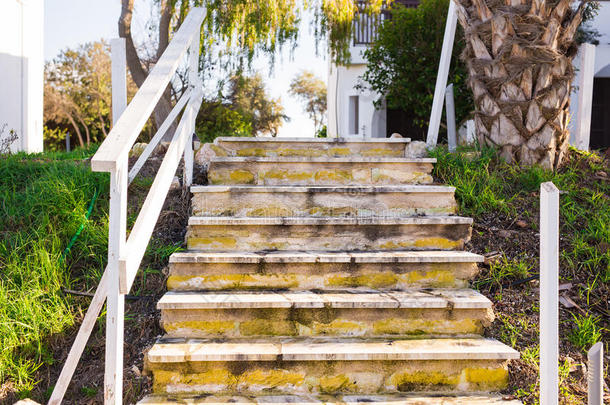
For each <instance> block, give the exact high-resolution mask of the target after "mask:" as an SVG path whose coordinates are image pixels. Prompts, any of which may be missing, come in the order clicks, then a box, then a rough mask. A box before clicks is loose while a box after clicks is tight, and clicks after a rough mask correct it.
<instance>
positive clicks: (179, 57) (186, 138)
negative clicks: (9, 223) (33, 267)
mask: <svg viewBox="0 0 610 405" xmlns="http://www.w3.org/2000/svg"><path fill="white" fill-rule="evenodd" d="M204 18H205V10H204V9H203V8H194V9H193V10H191V12H190V13H189V15H188V17H187V18H186V19H185V20H184V22H183V23H182V25H181V27H180V29H179V30H178V31H177V32H176V33H175V34H174V36H173V39H172V41H171V43H170V44H169V46H168V47H167V49H166V50H165V52H164V53H163V55H162V56H161V58H160V59H159V60H158V61H157V63H156V64H155V67H154V68H153V69H152V71H151V72H150V74H149V75H148V77H147V79H146V81H145V82H144V83H143V84H142V86H141V87H140V89H139V90H138V92H137V93H136V95H135V96H134V98H133V100H132V101H131V103H130V104H129V105H128V106H127V108H125V110H124V112H122V110H123V108H124V105H125V98H126V92H125V90H124V89H125V58H124V44H121V42H119V41H117V42H113V47H112V49H113V69H112V70H113V121H114V123H115V125H114V127H113V128H112V130H111V131H110V133H109V134H108V137H107V138H106V140H105V141H104V143H103V144H102V145H101V146H100V148H99V149H98V151H97V153H96V154H95V156H93V158H92V160H91V168H92V170H94V171H99V172H109V173H110V215H109V231H108V264H107V266H106V269H105V271H104V274H103V276H102V279H101V280H100V283H99V285H98V288H97V290H96V292H95V295H94V297H93V299H92V301H91V304H90V306H89V309H88V310H87V313H86V315H85V318H84V319H83V323H82V325H81V327H80V329H79V331H78V334H77V336H76V339H75V341H74V343H73V345H72V348H71V350H70V353H69V354H68V358H67V359H66V363H65V364H64V367H63V369H62V371H61V374H60V376H59V380H58V382H57V384H56V385H55V389H54V390H53V394H52V395H51V399H50V400H49V404H52V405H58V404H60V403H61V401H62V399H63V397H64V395H65V392H66V389H67V387H68V384H69V383H70V380H71V379H72V375H73V374H74V370H75V369H76V365H77V364H78V361H79V359H80V357H81V355H82V353H83V350H84V348H85V345H86V343H87V340H88V339H89V336H90V335H91V331H92V330H93V327H94V325H95V321H96V319H97V317H98V316H99V314H100V311H101V309H102V307H103V305H104V301H107V310H106V359H105V374H104V403H105V404H122V403H123V393H122V391H123V320H124V308H125V294H127V293H128V292H129V290H130V289H131V286H132V284H133V282H134V279H135V277H136V273H137V271H138V268H139V266H140V262H141V261H142V258H143V257H144V252H145V250H146V247H147V245H148V243H149V241H150V237H151V235H152V232H153V229H154V226H155V224H156V222H157V219H158V218H159V214H160V212H161V209H162V207H163V202H164V201H165V197H166V196H167V193H168V191H169V187H170V185H171V182H172V179H173V177H174V175H175V173H176V170H177V168H178V165H179V163H180V160H181V159H182V158H183V157H184V185H185V186H190V185H191V182H192V178H193V149H192V147H193V143H192V136H193V132H194V129H195V118H196V117H197V112H198V111H199V108H200V106H201V102H202V100H203V85H202V83H201V81H200V79H199V72H198V66H199V40H200V32H201V24H202V23H203V19H204ZM117 51H118V52H119V55H120V53H121V52H123V56H121V57H119V58H118V59H117V58H116V56H117ZM187 54H188V61H189V62H188V65H189V66H188V68H189V75H188V85H189V88H188V90H187V91H186V92H185V94H184V95H183V96H182V98H181V99H180V101H179V102H178V103H177V104H176V106H175V107H174V109H173V111H172V112H171V113H170V115H169V116H168V117H167V119H166V121H165V122H164V123H163V125H161V127H160V128H159V131H158V132H157V134H156V135H155V137H154V138H153V141H151V142H150V144H149V146H148V148H147V149H146V150H145V153H143V154H142V156H141V158H140V160H138V162H137V164H136V165H134V168H133V169H132V171H131V172H130V173H129V175H130V176H129V178H128V166H127V164H128V157H129V151H130V150H131V148H132V146H133V144H134V142H135V141H136V139H137V138H138V136H139V134H140V132H141V131H142V128H143V127H144V125H145V124H146V121H147V120H148V119H149V117H150V115H151V114H152V112H153V110H154V108H155V106H156V105H157V103H158V101H159V99H160V98H161V97H162V95H163V93H164V91H165V89H166V88H167V86H168V84H169V83H170V81H171V80H172V78H173V77H174V75H175V73H176V70H177V69H178V67H179V66H180V64H181V62H182V61H183V60H184V58H185V56H187ZM115 86H116V89H115ZM115 90H117V91H115ZM182 110H184V112H183V114H182V117H181V119H180V122H179V123H178V126H177V129H176V132H175V133H174V135H173V138H172V140H171V143H170V145H169V148H168V150H167V152H166V153H165V157H164V158H163V162H162V163H161V167H160V168H159V171H158V172H157V175H156V177H155V179H154V181H153V184H152V186H151V188H150V191H149V192H148V195H147V197H146V200H145V201H144V204H143V206H142V208H141V210H140V213H139V215H138V218H137V219H136V221H135V224H134V226H133V229H132V230H131V232H130V235H129V238H127V237H126V235H127V229H126V228H127V186H128V183H129V180H133V178H134V177H135V175H136V174H137V173H138V171H139V169H140V168H141V167H142V165H143V164H144V162H145V160H146V159H147V158H148V157H149V156H150V154H151V152H152V150H153V149H154V147H155V146H156V144H157V143H158V142H159V140H160V139H161V138H162V137H163V135H164V134H165V132H166V131H167V130H168V129H169V128H170V127H171V124H172V123H173V121H174V120H175V119H176V118H177V116H178V114H179V113H180V112H181V111H182ZM119 116H120V117H119ZM117 118H118V119H117Z"/></svg>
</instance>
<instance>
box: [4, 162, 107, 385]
mask: <svg viewBox="0 0 610 405" xmlns="http://www.w3.org/2000/svg"><path fill="white" fill-rule="evenodd" d="M77 153H83V152H82V151H79V152H75V153H74V154H72V155H71V156H69V157H67V159H66V160H57V161H54V160H51V157H50V156H49V155H45V154H37V155H30V156H26V155H24V154H16V155H13V156H7V157H4V158H2V159H0V200H1V201H2V204H1V205H0V229H2V230H3V232H2V233H0V267H1V268H2V272H0V345H1V346H2V348H3V350H2V351H0V382H2V383H4V382H7V381H11V382H12V383H13V384H14V385H15V388H16V389H17V390H19V391H28V390H31V389H32V388H33V386H34V384H35V380H34V373H35V371H36V370H37V369H38V367H40V365H41V364H43V363H46V364H52V363H53V362H54V359H53V356H52V353H51V351H50V349H49V347H48V346H47V344H46V339H47V338H48V337H49V336H51V335H55V334H60V333H62V332H63V331H65V330H66V329H68V328H70V327H72V326H73V324H74V321H75V319H74V312H73V311H74V308H73V302H72V300H71V299H69V298H67V297H66V296H65V295H64V294H63V293H62V291H61V289H62V288H70V286H71V285H72V283H75V282H79V283H84V284H86V285H88V286H94V285H95V283H96V282H97V276H98V275H99V271H100V269H101V268H102V266H103V261H104V259H103V258H104V257H105V252H106V246H107V231H108V228H107V199H108V196H107V192H108V176H107V175H106V174H102V173H93V172H91V171H90V170H89V168H88V167H86V166H84V165H82V164H80V163H78V164H75V163H73V162H71V161H70V160H68V159H70V158H74V157H75V156H76V154H77ZM91 153H92V151H88V152H87V154H88V155H91ZM95 190H98V191H99V192H101V193H102V196H103V198H99V199H98V200H97V203H96V207H95V209H94V211H93V215H92V216H91V217H90V219H89V220H88V221H86V225H85V228H84V230H83V232H82V233H81V235H80V238H79V239H78V240H77V241H76V243H75V245H74V246H73V248H72V250H71V251H70V252H69V253H68V254H67V256H66V259H65V261H62V260H60V256H61V253H62V252H63V250H64V248H65V247H66V244H67V243H68V241H69V240H70V238H71V237H72V236H73V235H74V233H75V232H76V231H77V229H78V228H79V227H80V226H81V224H82V223H83V222H84V218H85V214H86V211H87V207H88V204H89V202H90V200H91V198H92V197H93V194H94V192H95Z"/></svg>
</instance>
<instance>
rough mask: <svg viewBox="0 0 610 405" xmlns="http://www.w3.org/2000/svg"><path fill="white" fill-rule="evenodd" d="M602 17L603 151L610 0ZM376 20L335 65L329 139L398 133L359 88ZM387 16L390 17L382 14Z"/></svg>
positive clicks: (574, 105)
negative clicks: (347, 59)
mask: <svg viewBox="0 0 610 405" xmlns="http://www.w3.org/2000/svg"><path fill="white" fill-rule="evenodd" d="M399 1H400V3H403V4H405V5H406V6H407V7H416V5H417V3H418V2H417V0H399ZM600 4H601V7H600V10H599V13H598V15H597V17H596V18H595V20H594V21H592V22H591V26H592V27H593V28H595V29H597V30H598V31H599V32H600V34H602V36H601V37H600V38H599V45H597V46H596V47H595V62H594V68H593V74H594V81H593V99H592V109H591V110H592V112H591V116H590V120H591V129H590V141H589V144H590V148H591V149H601V148H608V147H610V113H609V112H610V1H602V2H600ZM369 18H370V17H367V16H363V17H360V18H359V19H358V20H357V21H356V28H355V35H354V38H353V40H352V43H351V46H350V54H351V60H350V63H349V64H347V65H345V66H337V65H336V64H334V63H332V62H331V63H330V64H329V74H328V100H327V101H328V136H329V137H337V136H339V137H349V136H358V137H382V138H383V137H386V136H389V135H390V134H389V132H391V131H392V128H391V127H392V125H391V123H390V121H391V120H390V119H389V117H390V114H389V112H388V110H387V109H386V108H385V107H384V106H381V107H380V108H379V109H376V108H375V106H374V105H373V103H374V101H376V100H378V99H380V95H379V94H376V93H371V92H368V91H363V90H358V89H357V88H356V85H357V84H358V78H359V77H360V76H362V75H363V74H364V72H365V71H366V60H365V59H364V56H363V53H364V51H365V50H366V48H367V46H368V44H369V43H370V42H371V41H372V40H373V39H374V36H375V32H374V30H373V29H369V28H368V27H369V26H373V25H374V24H371V21H370V20H369ZM381 18H387V15H382V16H381ZM580 64H581V57H580V55H579V56H577V57H576V58H575V61H574V65H575V67H576V69H577V75H576V77H575V79H574V85H575V86H577V87H578V85H579V83H580V80H581V78H580V73H581V69H580ZM570 110H571V120H570V130H571V131H572V134H574V133H575V129H576V127H577V125H578V122H579V117H578V92H577V91H575V92H574V94H573V96H572V98H571V100H570Z"/></svg>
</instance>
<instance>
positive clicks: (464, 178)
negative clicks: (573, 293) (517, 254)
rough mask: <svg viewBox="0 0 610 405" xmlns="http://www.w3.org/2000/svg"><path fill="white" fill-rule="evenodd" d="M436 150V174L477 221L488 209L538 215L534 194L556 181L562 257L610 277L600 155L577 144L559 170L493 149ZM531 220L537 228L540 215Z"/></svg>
mask: <svg viewBox="0 0 610 405" xmlns="http://www.w3.org/2000/svg"><path fill="white" fill-rule="evenodd" d="M432 156H433V157H436V158H437V160H438V162H437V164H436V166H435V169H434V174H435V176H436V177H438V178H440V180H441V181H442V182H444V183H447V184H449V185H452V186H454V187H455V188H456V192H455V195H456V199H457V201H458V204H459V207H460V213H461V214H462V215H466V216H472V217H474V218H475V221H476V219H477V217H480V216H481V215H483V214H486V213H487V214H489V213H493V214H495V215H497V214H502V215H505V216H508V217H513V218H518V217H521V218H525V219H528V218H534V217H535V216H536V215H537V211H538V206H537V205H536V206H535V207H533V209H531V208H528V206H529V205H531V204H530V203H531V201H532V198H533V197H532V194H533V195H534V198H535V199H538V198H539V197H538V195H537V193H538V191H539V189H540V184H541V183H543V182H546V181H552V182H553V183H554V184H555V185H556V186H557V187H558V188H559V189H560V190H561V192H562V194H561V197H560V224H561V233H562V235H565V238H564V240H563V242H564V243H566V246H565V247H564V248H563V249H562V251H561V260H562V262H563V263H565V264H566V265H567V267H569V269H570V271H571V272H572V274H583V273H587V274H589V275H590V277H591V278H595V277H599V279H600V280H599V281H600V282H602V283H608V282H610V199H609V197H608V196H609V195H610V182H609V181H607V180H606V181H603V180H594V179H593V178H594V176H595V175H596V173H597V172H598V171H600V170H602V169H604V167H605V166H604V162H603V160H602V159H601V158H600V157H599V156H598V155H595V154H590V153H586V152H580V151H576V150H571V151H570V159H569V161H568V162H567V163H566V164H565V165H564V166H563V167H562V168H561V169H560V170H558V171H556V172H552V171H549V170H544V169H541V168H539V167H528V168H521V167H519V166H515V165H509V164H506V163H504V162H502V161H501V160H500V159H499V158H498V157H497V155H496V152H495V151H494V150H492V149H487V150H483V151H482V152H481V153H480V154H473V153H455V154H450V153H448V152H447V150H446V149H443V148H437V149H436V150H434V151H433V152H432ZM606 164H607V163H606ZM536 204H537V201H536ZM532 211H536V212H532ZM531 224H532V227H534V228H537V221H531Z"/></svg>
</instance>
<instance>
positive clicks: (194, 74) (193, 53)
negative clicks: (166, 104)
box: [183, 35, 200, 187]
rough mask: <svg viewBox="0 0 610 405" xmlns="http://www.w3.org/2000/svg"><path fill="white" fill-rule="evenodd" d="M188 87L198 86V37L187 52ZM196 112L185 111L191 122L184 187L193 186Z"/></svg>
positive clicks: (185, 148) (185, 150) (185, 159)
mask: <svg viewBox="0 0 610 405" xmlns="http://www.w3.org/2000/svg"><path fill="white" fill-rule="evenodd" d="M189 85H190V86H191V88H193V87H196V86H200V80H199V35H197V36H195V37H194V38H193V43H192V44H191V48H190V51H189ZM193 94H194V93H193ZM197 113H198V112H194V113H193V112H191V111H190V110H189V111H186V112H185V114H189V115H192V116H190V117H188V119H189V120H192V126H191V128H192V130H191V133H190V134H188V135H187V137H188V139H187V142H186V146H185V147H184V176H183V177H184V178H183V182H184V186H185V187H190V186H191V184H193V133H194V132H195V120H196V119H197Z"/></svg>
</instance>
